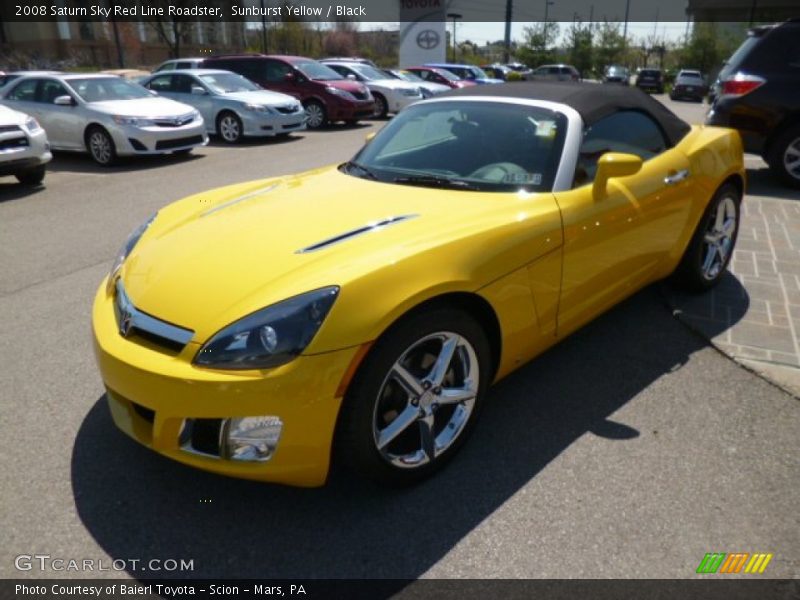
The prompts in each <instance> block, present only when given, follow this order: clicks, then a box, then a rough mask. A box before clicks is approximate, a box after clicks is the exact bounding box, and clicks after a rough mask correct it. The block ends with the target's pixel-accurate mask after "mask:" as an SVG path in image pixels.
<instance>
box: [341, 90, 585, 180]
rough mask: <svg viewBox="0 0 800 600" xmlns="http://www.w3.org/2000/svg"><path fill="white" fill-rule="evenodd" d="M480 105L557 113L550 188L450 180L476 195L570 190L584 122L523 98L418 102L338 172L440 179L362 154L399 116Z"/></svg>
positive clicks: (555, 106)
mask: <svg viewBox="0 0 800 600" xmlns="http://www.w3.org/2000/svg"><path fill="white" fill-rule="evenodd" d="M475 102H477V103H483V104H502V105H516V106H519V107H521V108H534V109H540V110H542V109H543V110H547V111H551V112H553V113H556V114H557V115H558V117H559V118H561V117H563V118H564V120H563V125H564V127H563V128H562V129H561V132H563V135H562V134H561V133H559V136H560V139H559V140H558V141H557V142H556V144H557V146H555V148H554V149H555V150H556V153H557V154H558V156H556V157H555V160H554V162H553V163H552V167H551V170H552V172H551V173H549V175H550V186H549V187H546V188H541V189H535V190H534V189H531V185H524V184H517V183H495V182H490V181H481V180H477V179H470V178H465V177H463V176H462V177H453V178H452V179H453V180H454V181H455V182H456V183H459V182H464V183H467V184H469V185H468V186H465V187H464V188H463V189H464V190H465V191H469V190H471V191H478V192H484V193H486V192H495V193H498V192H499V193H506V194H509V193H553V192H558V191H567V190H570V189H571V188H572V183H573V181H572V179H573V174H574V170H575V166H576V164H577V159H578V147H579V146H580V140H581V136H582V132H583V120H582V118H581V117H580V115H579V114H578V112H577V111H576V110H575V109H574V108H572V107H570V106H567V105H565V104H561V103H558V102H550V101H546V100H533V99H525V98H512V97H496V96H466V97H459V98H451V97H445V98H431V99H428V100H425V101H422V102H417V103H415V104H413V105H411V106H409V107H408V108H406V109H405V110H404V111H403V112H402V113H401V114H400V115H398V117H395V119H396V120H392V121H391V122H390V123H389V124H388V125H387V126H386V127H384V128H383V129H382V130H381V131H379V132H378V134H377V135H376V136H375V138H373V139H372V140H371V141H370V142H369V143H368V144H365V145H364V146H363V147H362V148H361V149H360V150H359V151H358V152H357V153H356V154H355V156H353V158H352V159H351V160H350V161H349V162H347V163H344V164H342V165H340V171H342V172H344V173H347V170H346V166H347V165H353V164H355V165H356V166H357V167H361V168H364V167H366V169H367V170H369V171H370V172H371V174H373V175H377V177H375V179H376V180H378V181H381V182H384V183H399V182H396V181H395V178H397V177H400V176H403V175H412V176H418V177H420V178H425V177H429V178H437V177H442V173H441V172H436V171H420V170H415V171H414V172H408V171H407V170H406V171H405V172H404V170H403V169H402V168H401V169H396V170H392V171H391V172H388V170H386V169H384V168H383V167H381V166H376V165H374V164H372V163H362V162H361V160H360V159H363V157H364V153H365V150H366V149H367V148H368V147H369V145H370V144H372V143H374V142H375V140H376V139H379V136H381V135H385V134H386V132H392V130H393V127H391V125H392V124H393V123H401V122H402V121H401V119H400V118H399V117H400V116H401V115H402V116H403V119H405V118H408V115H412V116H413V114H414V112H416V111H417V110H420V109H421V108H422V107H426V106H429V105H431V104H434V103H436V104H438V103H445V104H452V105H454V106H457V105H459V104H463V103H475ZM441 188H442V189H448V190H451V189H454V187H445V186H441Z"/></svg>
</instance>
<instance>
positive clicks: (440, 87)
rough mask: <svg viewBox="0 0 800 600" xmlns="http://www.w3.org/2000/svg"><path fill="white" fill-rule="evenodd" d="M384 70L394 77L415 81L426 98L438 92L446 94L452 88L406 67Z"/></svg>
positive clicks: (410, 81)
mask: <svg viewBox="0 0 800 600" xmlns="http://www.w3.org/2000/svg"><path fill="white" fill-rule="evenodd" d="M384 71H385V72H386V73H387V74H388V75H391V76H392V78H393V79H400V80H401V81H407V82H409V83H413V84H414V85H418V86H419V87H420V89H421V90H422V95H423V97H425V98H431V97H433V96H436V95H437V94H444V93H445V92H449V91H450V90H451V89H452V88H451V87H450V86H448V85H444V84H441V83H435V82H433V81H425V80H424V79H423V78H422V77H420V76H419V75H416V74H415V73H412V72H411V71H406V70H405V69H384Z"/></svg>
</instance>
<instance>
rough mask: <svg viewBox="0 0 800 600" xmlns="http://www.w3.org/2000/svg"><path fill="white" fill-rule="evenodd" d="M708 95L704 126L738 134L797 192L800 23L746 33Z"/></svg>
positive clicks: (794, 21)
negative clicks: (711, 99) (730, 128)
mask: <svg viewBox="0 0 800 600" xmlns="http://www.w3.org/2000/svg"><path fill="white" fill-rule="evenodd" d="M712 94H713V96H714V103H713V105H712V107H711V110H710V111H709V113H708V116H707V118H706V123H707V124H709V125H719V126H722V127H732V128H733V129H737V130H738V131H739V133H740V134H741V136H742V141H743V142H744V149H745V151H746V152H753V153H755V154H760V155H761V156H763V157H764V160H765V161H766V162H767V164H768V165H769V166H770V169H771V170H772V171H773V172H774V173H775V174H776V175H778V177H780V179H782V180H783V181H784V182H785V183H787V184H789V185H792V186H794V187H800V19H792V20H790V21H787V22H785V23H780V24H778V25H767V26H763V27H756V28H754V29H751V30H750V31H749V32H748V37H747V39H746V40H745V41H744V43H743V44H742V45H741V46H740V47H739V49H738V50H737V51H736V52H734V54H733V56H731V58H730V59H729V60H728V62H727V63H725V66H724V67H723V69H722V71H720V73H719V78H718V79H717V81H716V82H715V83H714V90H713V91H712Z"/></svg>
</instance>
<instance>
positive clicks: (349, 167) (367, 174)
mask: <svg viewBox="0 0 800 600" xmlns="http://www.w3.org/2000/svg"><path fill="white" fill-rule="evenodd" d="M342 167H343V168H344V170H345V172H346V173H347V174H348V175H355V173H353V169H358V170H359V171H361V173H363V175H356V177H363V178H364V179H375V180H377V179H378V176H377V175H376V174H375V172H374V171H371V170H370V169H369V168H367V167H365V166H364V165H362V164H359V163H357V162H353V161H352V160H348V161H347V162H346V163H344V164H343V165H342Z"/></svg>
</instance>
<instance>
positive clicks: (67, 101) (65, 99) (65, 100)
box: [53, 94, 75, 106]
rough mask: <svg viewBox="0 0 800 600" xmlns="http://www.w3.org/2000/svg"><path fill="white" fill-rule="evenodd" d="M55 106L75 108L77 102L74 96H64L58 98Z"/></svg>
mask: <svg viewBox="0 0 800 600" xmlns="http://www.w3.org/2000/svg"><path fill="white" fill-rule="evenodd" d="M53 104H57V105H58V106H75V100H74V99H73V98H72V96H69V95H67V94H64V95H63V96H56V98H55V99H54V100H53Z"/></svg>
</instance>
